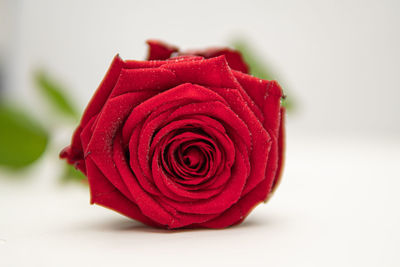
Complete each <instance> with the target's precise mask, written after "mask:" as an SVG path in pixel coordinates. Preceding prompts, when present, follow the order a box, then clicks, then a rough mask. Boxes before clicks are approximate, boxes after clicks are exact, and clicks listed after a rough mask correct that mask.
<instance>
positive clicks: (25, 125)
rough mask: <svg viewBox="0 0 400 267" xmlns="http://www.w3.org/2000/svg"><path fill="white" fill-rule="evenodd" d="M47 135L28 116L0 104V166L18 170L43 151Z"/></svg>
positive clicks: (34, 159)
mask: <svg viewBox="0 0 400 267" xmlns="http://www.w3.org/2000/svg"><path fill="white" fill-rule="evenodd" d="M47 143H48V134H47V133H46V132H45V131H44V129H43V128H42V127H41V126H40V125H39V124H38V123H37V122H35V121H34V120H33V119H32V118H31V117H30V116H29V115H28V114H25V113H24V112H22V111H21V110H18V109H16V108H13V107H9V106H6V105H4V104H1V103H0V165H2V166H5V167H9V168H12V169H20V168H23V167H26V166H28V165H30V164H31V163H33V162H35V161H36V160H37V159H38V158H39V157H40V156H41V155H42V154H43V152H44V151H45V149H46V146H47Z"/></svg>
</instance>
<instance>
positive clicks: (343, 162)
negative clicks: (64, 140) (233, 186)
mask: <svg viewBox="0 0 400 267" xmlns="http://www.w3.org/2000/svg"><path fill="white" fill-rule="evenodd" d="M399 162H400V140H399V139H398V138H389V137H387V136H386V137H385V138H378V137H374V138H365V137H364V138H361V139H360V138H359V137H351V136H343V137H342V138H339V137H337V136H336V137H334V136H332V137H327V136H325V137H323V138H317V137H311V136H308V137H305V136H303V137H302V136H293V134H291V136H289V140H288V157H287V162H286V170H285V173H284V178H283V182H282V184H281V187H280V188H279V189H278V191H277V192H276V195H275V196H274V197H273V198H272V199H271V201H270V202H269V203H268V204H267V205H261V206H259V207H258V208H256V209H255V210H254V211H253V213H252V214H251V215H250V216H249V217H248V219H247V220H246V222H245V223H244V224H242V225H240V226H237V227H232V228H228V229H225V230H185V231H165V230H157V229H152V228H149V227H146V226H143V225H141V224H139V223H136V222H132V221H130V220H128V219H126V218H124V217H122V216H120V215H119V214H116V213H114V212H112V211H109V210H107V209H104V208H102V207H98V206H90V205H89V203H88V202H89V196H88V192H87V188H85V187H84V186H79V185H68V186H61V185H59V184H57V183H56V181H55V180H56V174H55V173H56V170H54V169H53V168H52V167H51V166H52V163H54V161H52V160H50V159H47V160H45V161H44V162H43V164H42V165H41V166H38V167H37V168H35V169H34V170H32V173H31V175H30V176H32V177H30V178H29V177H25V180H26V181H18V182H17V181H13V182H12V181H11V180H8V179H7V178H6V177H4V176H5V174H4V173H2V174H1V176H0V183H1V184H0V265H1V266H7V267H8V266H43V267H45V266H68V267H70V266H120V265H129V266H147V265H149V266H234V265H237V266H307V267H310V266H318V267H320V266H335V267H337V266H363V267H367V266H381V267H385V266H400V259H399V255H398V252H399V249H400V230H399V225H400V216H399V203H400V194H399V193H398V190H399V187H400V179H399V178H400V171H399V168H398V164H399ZM21 178H22V177H21Z"/></svg>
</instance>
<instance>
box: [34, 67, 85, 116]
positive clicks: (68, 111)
mask: <svg viewBox="0 0 400 267" xmlns="http://www.w3.org/2000/svg"><path fill="white" fill-rule="evenodd" d="M34 79H35V83H36V85H37V88H38V89H39V90H40V91H41V93H42V95H44V96H45V97H46V98H47V100H48V102H49V103H50V104H51V105H52V106H53V107H54V108H55V109H56V110H58V111H60V112H61V113H62V114H63V115H65V116H67V117H71V118H73V119H75V120H78V119H79V113H78V112H77V110H76V109H75V107H74V105H72V104H71V101H70V100H69V99H68V97H67V96H66V94H65V93H64V92H65V91H66V90H65V89H64V88H63V87H62V86H61V85H60V83H59V82H56V81H55V80H54V79H52V78H50V76H49V75H48V74H47V73H45V72H44V71H43V70H40V71H37V72H36V73H35V77H34Z"/></svg>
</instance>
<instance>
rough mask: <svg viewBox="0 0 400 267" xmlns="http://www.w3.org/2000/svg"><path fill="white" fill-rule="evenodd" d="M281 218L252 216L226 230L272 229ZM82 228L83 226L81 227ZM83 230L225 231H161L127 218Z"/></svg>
mask: <svg viewBox="0 0 400 267" xmlns="http://www.w3.org/2000/svg"><path fill="white" fill-rule="evenodd" d="M279 220H280V218H276V217H274V216H271V217H269V218H267V220H265V218H262V217H256V216H250V217H249V218H247V219H246V220H245V221H244V222H243V223H241V224H239V225H235V226H230V227H227V228H224V229H225V230H230V231H232V230H233V231H236V230H244V229H246V230H247V229H254V228H262V227H270V226H273V225H276V224H281V222H279ZM81 227H82V225H81ZM83 228H87V229H90V230H95V231H102V232H103V231H109V232H124V231H126V232H141V233H157V234H176V233H184V232H199V231H222V230H224V229H209V228H188V229H172V230H169V229H161V228H154V227H150V226H147V225H145V224H142V223H140V222H137V221H133V220H130V219H127V218H123V217H121V218H113V219H112V220H107V221H101V222H99V221H96V222H93V223H90V224H87V225H85V226H83Z"/></svg>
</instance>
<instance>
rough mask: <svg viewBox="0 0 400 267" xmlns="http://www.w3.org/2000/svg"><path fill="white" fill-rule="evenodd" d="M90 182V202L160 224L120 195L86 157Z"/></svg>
mask: <svg viewBox="0 0 400 267" xmlns="http://www.w3.org/2000/svg"><path fill="white" fill-rule="evenodd" d="M86 164H87V171H88V179H89V184H90V193H91V203H92V204H94V203H96V204H99V205H101V206H104V207H107V208H110V209H112V210H114V211H117V212H119V213H121V214H123V215H125V216H128V217H130V218H132V219H135V220H138V221H140V222H142V223H145V224H147V225H150V226H160V225H159V224H157V223H155V222H153V221H152V220H150V219H149V218H147V217H146V216H144V215H143V214H142V212H141V211H140V209H139V208H138V206H137V205H136V204H135V203H134V202H132V201H131V200H129V199H128V198H126V197H125V196H124V195H122V194H121V193H120V192H119V191H118V190H117V189H116V188H115V187H114V186H113V185H112V184H111V183H110V182H109V181H108V180H107V178H105V177H104V175H103V173H102V172H101V171H100V170H99V169H98V168H97V166H96V165H95V164H94V162H93V161H92V160H91V159H90V158H88V159H87V161H86Z"/></svg>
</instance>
